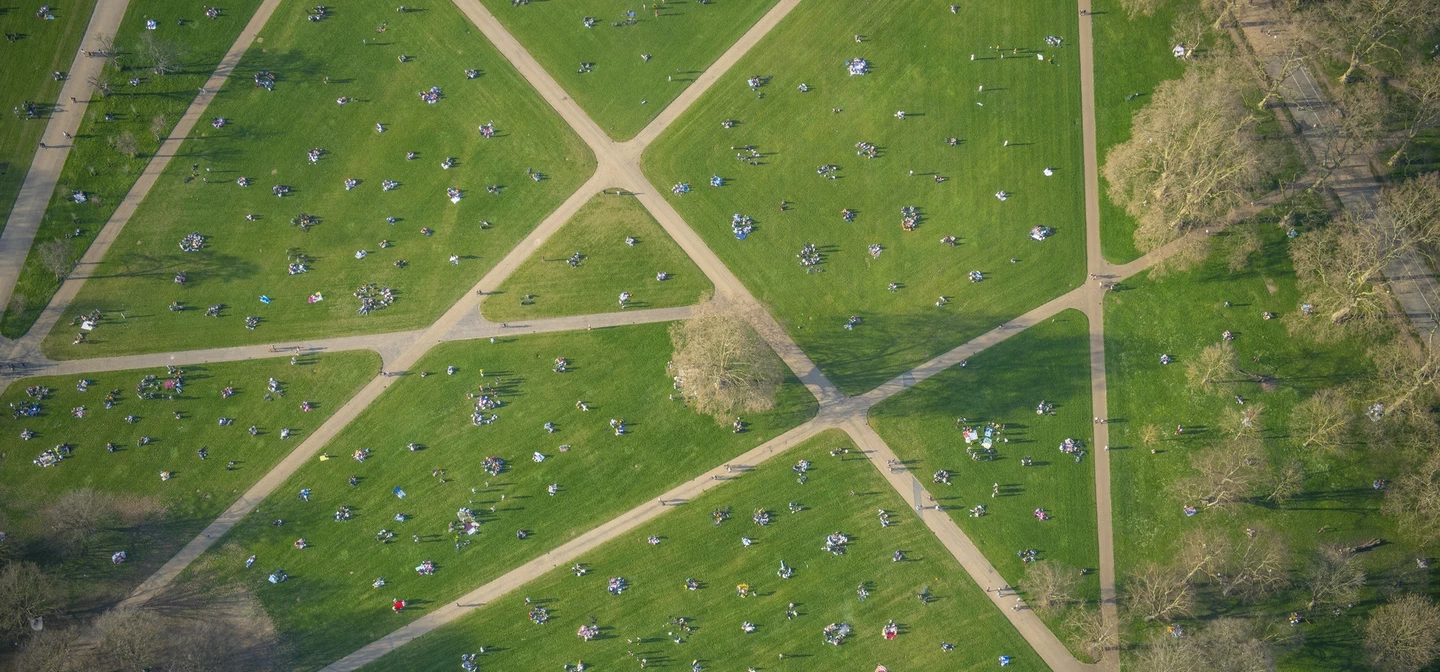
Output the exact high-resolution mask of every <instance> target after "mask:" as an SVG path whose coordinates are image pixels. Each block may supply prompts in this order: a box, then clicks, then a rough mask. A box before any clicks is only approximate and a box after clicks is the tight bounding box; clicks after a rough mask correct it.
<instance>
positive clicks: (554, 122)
mask: <svg viewBox="0 0 1440 672" xmlns="http://www.w3.org/2000/svg"><path fill="white" fill-rule="evenodd" d="M307 7H308V6H307V5H305V4H302V3H300V2H298V0H297V1H296V2H287V3H284V4H282V5H281V6H280V8H279V9H277V10H276V13H275V16H274V17H272V18H271V20H270V25H269V26H268V27H267V28H266V30H265V32H264V37H265V38H266V39H265V41H264V42H263V43H261V44H257V45H255V46H254V47H253V48H252V49H251V50H250V52H249V53H248V54H246V57H245V59H244V60H243V61H242V62H241V63H240V65H239V67H238V68H237V71H236V73H235V76H234V77H232V78H231V79H230V81H229V82H228V83H227V85H226V89H225V91H224V92H222V94H221V95H220V96H219V97H218V98H217V99H216V101H215V103H214V104H213V105H211V107H210V110H209V111H208V112H207V122H208V118H209V117H223V118H226V119H229V120H230V122H231V123H230V125H227V126H225V127H224V128H223V129H219V130H216V129H214V128H212V127H211V125H210V124H209V123H203V124H200V125H197V128H196V130H195V132H194V133H193V134H192V137H191V138H190V139H189V140H187V142H186V144H185V145H184V146H183V147H182V151H183V152H185V156H184V157H182V158H178V159H177V160H175V161H174V162H173V163H172V164H171V166H170V168H169V169H168V170H167V171H166V172H165V174H164V175H163V176H161V178H160V182H159V184H157V185H156V188H155V189H154V191H152V192H151V194H150V196H149V198H147V199H146V201H145V203H144V204H143V205H142V206H141V207H140V210H139V211H138V212H137V213H136V215H135V217H134V219H133V220H132V222H131V225H130V226H127V227H126V229H125V231H124V232H123V234H122V235H121V236H120V238H119V239H118V240H117V241H116V243H115V246H114V248H113V249H112V250H111V251H110V253H109V254H108V255H107V258H106V260H105V261H104V262H103V263H102V265H101V267H100V269H99V272H98V276H99V277H97V278H95V279H92V280H90V281H88V282H87V283H86V284H85V286H84V288H83V289H82V291H81V293H80V295H79V296H78V297H76V299H75V301H74V302H73V304H72V307H73V311H75V312H86V311H89V310H90V309H92V308H96V307H98V308H101V309H102V310H104V311H105V312H107V313H111V314H112V315H113V316H114V319H110V320H107V322H106V323H104V324H102V325H101V327H100V328H99V329H98V330H96V332H95V334H94V336H95V341H94V342H93V343H91V344H89V345H90V346H93V347H72V346H71V345H70V340H69V335H70V328H69V325H68V324H67V323H62V324H61V325H60V326H58V327H57V329H56V330H55V331H54V333H52V334H51V335H50V337H49V338H48V340H47V341H46V343H47V348H48V351H49V352H51V353H52V354H53V356H56V357H63V358H76V357H95V356H101V355H111V354H117V353H122V352H138V351H155V350H160V351H164V350H175V349H187V348H203V347H216V346H224V345H235V344H241V343H254V342H270V341H276V340H290V339H299V338H314V337H320V336H333V335H340V334H345V333H357V332H358V333H373V332H383V331H398V330H404V329H414V328H418V327H421V326H424V325H426V324H429V323H430V322H431V321H432V320H434V319H435V317H436V316H438V315H439V314H440V313H441V312H443V311H444V310H445V309H446V308H448V307H449V306H450V305H451V304H452V303H454V302H455V301H456V300H457V299H459V298H460V296H461V295H462V294H464V293H465V292H466V291H468V289H469V288H470V287H471V286H472V285H473V284H474V283H475V281H477V280H478V279H479V278H480V276H481V275H483V274H484V272H485V271H486V270H488V269H489V268H491V267H492V266H494V264H495V263H496V262H498V261H499V260H500V259H501V258H502V257H504V255H505V253H506V252H507V251H509V249H510V248H511V247H513V246H514V245H515V243H516V242H517V241H519V240H520V239H521V238H523V237H524V236H525V235H526V234H527V233H529V232H530V230H531V229H533V228H534V226H535V225H536V224H537V223H539V221H540V220H541V219H542V218H544V216H545V215H546V214H548V213H549V212H550V211H551V210H553V209H554V208H555V207H556V206H557V205H558V204H559V203H560V202H561V201H563V200H564V199H565V198H566V197H567V196H569V195H570V193H571V192H572V191H573V190H574V189H575V187H576V186H578V185H579V184H580V183H581V182H582V181H583V180H584V179H585V178H586V177H588V176H589V174H590V172H591V171H592V170H593V168H594V158H593V156H591V154H590V153H589V151H588V150H587V149H586V148H585V147H584V145H583V144H582V143H581V142H580V140H579V138H577V137H576V136H575V135H574V134H572V133H570V132H569V131H568V130H567V129H566V128H565V126H564V123H563V122H562V121H561V120H560V118H559V117H558V116H557V115H556V114H555V113H554V111H553V110H551V109H550V108H549V106H547V105H546V104H545V103H544V101H542V100H541V99H540V97H539V96H538V95H536V94H535V93H534V92H533V90H531V89H530V88H529V86H528V85H527V84H526V83H525V82H524V80H523V79H522V78H521V77H520V76H519V74H518V73H516V72H515V71H514V70H513V69H512V68H511V67H510V66H509V65H508V63H507V62H506V61H505V60H504V59H503V58H502V57H501V56H500V55H499V54H498V53H497V52H496V51H495V50H494V49H493V48H492V47H491V46H490V45H489V43H487V42H486V41H485V40H484V38H483V37H481V35H480V33H479V31H477V30H475V29H474V28H473V26H471V25H470V24H469V23H468V22H467V21H465V19H464V18H463V17H462V16H461V15H460V14H459V12H458V10H456V9H455V8H454V7H453V6H451V5H448V4H442V5H437V6H435V7H432V8H428V9H426V10H425V11H423V12H421V11H415V12H407V13H403V14H401V13H397V12H395V11H394V9H393V8H390V7H388V6H386V7H381V6H372V7H368V8H360V7H357V8H354V9H348V10H344V11H339V12H337V13H336V14H335V15H334V16H333V17H332V18H329V19H326V20H324V21H320V22H311V21H307V20H306V19H305V14H306V11H307ZM382 22H387V24H388V25H387V28H386V30H385V32H384V33H382V34H377V32H376V26H378V25H380V24H381V23H382ZM367 42H368V43H370V44H366V43H367ZM401 55H404V56H406V57H407V61H406V62H401V61H400V59H399V57H400V56H401ZM466 69H477V70H479V71H480V73H481V74H480V75H479V76H478V77H476V78H475V79H468V78H467V77H466V74H465V70H466ZM261 70H266V71H270V72H273V73H276V77H277V80H278V81H277V83H276V85H275V90H274V91H267V90H265V89H263V88H260V87H257V86H255V85H254V84H253V83H252V81H251V80H252V79H253V76H254V73H255V72H257V71H261ZM326 78H328V79H329V83H326ZM431 86H440V87H441V89H442V90H443V93H444V95H443V98H442V99H441V100H440V101H439V103H437V104H434V105H427V104H426V103H425V102H423V101H421V100H420V99H419V97H418V95H417V93H418V92H422V91H425V90H428V89H429V88H430V87H431ZM341 96H346V97H349V98H350V99H352V100H353V102H351V103H349V104H347V105H344V106H341V105H337V104H336V100H337V99H339V98H340V97H341ZM491 121H493V122H494V123H495V128H496V130H497V132H496V135H495V137H494V138H493V139H489V140H487V139H485V138H483V137H481V135H480V133H479V132H477V127H478V126H479V125H480V124H485V123H488V122H491ZM377 123H378V124H384V125H385V126H384V127H385V131H384V132H383V133H377V132H376V124H377ZM317 147H318V148H323V149H324V150H325V153H324V155H323V156H321V158H320V159H319V161H318V163H315V164H314V165H309V164H310V162H309V161H308V159H307V156H306V153H307V152H308V151H309V150H310V149H312V148H317ZM406 152H415V153H416V155H417V158H416V159H415V160H413V161H410V160H406ZM447 157H451V158H454V159H455V164H454V166H453V167H452V168H450V169H448V170H446V169H443V168H442V167H441V163H442V162H443V161H445V160H446V158H447ZM192 166H199V169H198V170H197V171H196V172H194V173H192V171H191V167H192ZM528 170H533V171H536V172H538V173H539V174H540V175H542V176H543V179H540V180H538V181H536V180H533V179H531V178H530V176H529V173H527V171H528ZM192 176H193V177H192ZM239 177H248V178H249V179H250V180H252V182H251V186H250V187H248V188H245V187H241V186H239V185H238V184H236V179H237V178H239ZM194 178H198V179H194ZM349 178H354V179H357V180H360V183H359V185H358V186H357V187H356V188H355V189H354V190H353V191H347V190H346V189H345V187H344V181H345V180H346V179H349ZM384 180H394V181H396V182H398V183H399V187H398V188H397V189H395V190H393V191H389V192H386V191H383V190H382V188H381V183H382V181H384ZM277 184H280V185H287V186H289V187H290V188H291V190H292V191H291V195H290V196H287V197H284V198H276V197H275V196H274V195H272V193H271V187H272V186H274V185H277ZM489 185H502V186H503V187H504V188H503V190H502V191H501V193H500V194H499V195H493V194H489V193H487V192H486V187H487V186H489ZM448 187H455V188H459V189H461V190H463V199H462V200H461V201H460V203H459V204H452V203H451V202H450V201H449V200H448V199H447V197H446V189H447V188H448ZM302 212H303V213H308V214H310V215H313V216H315V217H318V218H319V224H318V225H317V226H315V227H314V228H312V229H311V230H310V231H308V232H306V231H302V230H301V229H300V228H298V227H295V226H292V225H291V224H290V222H291V220H292V218H294V217H296V216H297V213H302ZM252 213H253V214H255V215H257V217H258V220H257V221H247V220H246V219H245V217H246V215H247V214H252ZM387 217H394V218H395V219H396V221H395V222H394V223H388V222H387V219H386V218H387ZM486 221H488V222H489V223H490V225H489V226H486V225H485V224H484V222H486ZM427 230H428V231H430V232H431V233H430V234H427V233H426V231H427ZM196 231H198V232H200V233H201V234H203V235H205V236H207V241H206V246H205V249H204V250H202V251H200V252H197V253H185V252H182V251H180V249H179V246H178V243H179V241H180V239H181V238H182V237H183V236H185V235H187V234H189V233H191V232H196ZM381 241H388V245H389V247H388V248H382V246H381ZM360 250H365V251H366V252H367V253H368V256H367V257H366V258H364V259H358V258H356V254H357V252H358V251H360ZM296 254H302V255H304V256H305V257H306V260H307V261H306V262H305V263H306V264H308V267H309V268H310V271H309V272H308V273H303V274H298V275H289V274H288V272H287V269H288V268H289V264H290V263H292V260H293V259H294V255H296ZM451 255H457V256H458V257H459V259H458V262H459V263H458V265H457V264H452V263H451V261H450V257H451ZM401 261H404V262H408V266H406V267H404V268H401V267H398V266H396V263H397V262H401ZM178 271H186V272H187V273H188V281H187V283H186V284H185V285H184V286H183V287H182V286H178V285H176V284H175V283H174V282H173V277H174V275H175V273H176V272H178ZM367 283H374V284H375V285H377V286H378V287H390V288H392V289H393V290H394V293H395V302H394V304H393V305H392V306H390V307H389V308H386V309H383V310H377V311H374V312H372V313H371V314H369V315H362V314H359V313H358V312H357V309H358V308H359V305H360V303H359V300H358V299H357V298H356V297H354V296H352V293H353V292H355V290H356V288H357V287H359V286H361V285H364V284H367ZM317 292H318V293H320V295H321V296H322V297H324V300H323V301H321V302H318V303H309V302H308V299H307V297H309V296H311V295H313V294H315V293H317ZM261 296H268V297H270V298H271V299H272V301H273V302H272V303H270V304H269V305H266V304H264V303H262V301H261V300H260V297H261ZM171 301H181V302H182V303H184V304H185V305H186V306H187V307H188V308H189V309H187V310H185V311H183V312H171V311H169V310H166V306H167V305H168V304H169V303H170V302H171ZM210 305H223V306H224V309H223V311H222V317H221V318H220V319H219V320H214V319H211V318H208V317H205V316H204V314H203V312H204V310H205V308H206V307H207V306H210ZM122 311H123V312H124V313H125V318H124V319H123V320H122V319H119V315H120V313H121V312H122ZM246 316H255V317H259V318H260V325H259V327H258V328H257V329H255V330H247V329H246V328H245V326H244V324H243V321H244V318H245V317H246Z"/></svg>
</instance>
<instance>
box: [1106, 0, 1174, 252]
mask: <svg viewBox="0 0 1440 672" xmlns="http://www.w3.org/2000/svg"><path fill="white" fill-rule="evenodd" d="M1197 5H1198V3H1197V2H1195V1H1194V0H1183V1H1181V2H1174V3H1165V4H1162V5H1160V7H1159V8H1158V9H1157V10H1156V12H1155V14H1154V15H1152V16H1136V17H1135V18H1134V19H1131V18H1130V17H1129V16H1128V15H1127V14H1126V13H1125V10H1124V9H1123V8H1121V6H1120V3H1119V1H1118V0H1098V1H1097V2H1093V3H1091V6H1092V7H1094V12H1092V13H1093V14H1094V16H1095V18H1094V20H1093V23H1092V25H1093V28H1092V30H1093V31H1094V33H1093V34H1094V37H1095V145H1096V152H1097V154H1098V156H1099V157H1100V164H1101V165H1102V166H1103V165H1104V163H1105V154H1106V152H1107V151H1109V149H1110V148H1111V147H1114V146H1115V145H1118V144H1120V143H1122V142H1125V141H1126V140H1129V139H1130V120H1131V118H1132V117H1133V116H1134V114H1135V112H1136V111H1138V110H1139V109H1140V108H1142V107H1144V106H1145V105H1146V104H1148V103H1149V102H1150V93H1151V92H1152V91H1154V90H1155V87H1156V85H1158V84H1160V82H1163V81H1165V80H1168V79H1179V78H1180V76H1181V75H1183V74H1184V73H1185V65H1186V63H1185V61H1183V60H1180V59H1178V58H1175V56H1174V55H1173V54H1172V53H1171V52H1170V50H1171V48H1172V47H1174V46H1175V44H1174V40H1173V37H1172V35H1173V33H1172V30H1171V24H1172V23H1174V21H1175V17H1176V16H1177V15H1180V14H1182V13H1184V12H1185V11H1187V10H1193V9H1194V8H1195V7H1196V6H1197ZM1136 93H1138V94H1140V95H1139V96H1135V97H1134V98H1131V96H1132V95H1133V94H1136ZM1109 188H1110V187H1109V183H1108V182H1106V181H1105V176H1104V174H1103V173H1102V174H1101V176H1100V247H1101V250H1102V251H1103V252H1104V255H1105V258H1106V259H1107V260H1109V261H1111V262H1113V263H1117V264H1122V263H1125V262H1127V261H1130V260H1131V259H1134V258H1136V257H1139V256H1140V251H1139V250H1137V249H1135V238H1134V235H1135V226H1136V225H1135V219H1134V218H1133V217H1131V216H1130V214H1129V213H1127V212H1125V209H1124V208H1122V207H1120V206H1118V205H1115V204H1114V203H1111V202H1110V196H1109V194H1108V189H1109Z"/></svg>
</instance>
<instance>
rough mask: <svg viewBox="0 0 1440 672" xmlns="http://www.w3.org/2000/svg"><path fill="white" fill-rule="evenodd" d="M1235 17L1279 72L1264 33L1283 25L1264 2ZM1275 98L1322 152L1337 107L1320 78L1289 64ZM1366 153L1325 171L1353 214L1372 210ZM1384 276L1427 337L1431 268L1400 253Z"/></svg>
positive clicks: (1435, 294)
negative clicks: (1287, 71) (1278, 22)
mask: <svg viewBox="0 0 1440 672" xmlns="http://www.w3.org/2000/svg"><path fill="white" fill-rule="evenodd" d="M1235 11H1236V18H1237V19H1238V20H1239V23H1240V33H1241V34H1242V35H1243V36H1244V38H1245V40H1246V41H1247V42H1249V43H1250V45H1251V48H1252V49H1254V50H1255V53H1256V54H1258V55H1259V56H1260V58H1261V59H1262V60H1263V61H1265V63H1266V67H1267V69H1268V70H1270V72H1271V73H1273V74H1279V72H1280V68H1281V63H1282V62H1283V59H1282V57H1280V56H1279V55H1277V54H1274V53H1272V50H1270V49H1269V48H1268V46H1269V44H1270V43H1272V42H1275V41H1277V40H1276V38H1271V37H1269V36H1268V35H1267V33H1272V34H1273V33H1278V32H1280V31H1282V30H1284V27H1283V26H1280V25H1278V24H1277V23H1276V22H1275V21H1274V12H1275V10H1274V9H1273V7H1271V5H1270V3H1268V2H1265V3H1251V4H1249V5H1242V6H1237V7H1236V8H1235ZM1280 95H1281V102H1282V104H1283V105H1284V106H1285V108H1286V109H1288V110H1289V112H1290V115H1291V117H1292V118H1293V119H1294V120H1295V121H1296V124H1297V125H1298V126H1299V127H1300V136H1301V138H1303V139H1304V141H1305V142H1306V143H1307V144H1309V145H1310V147H1311V148H1312V149H1313V151H1314V154H1315V155H1316V156H1322V155H1323V154H1324V148H1325V147H1326V146H1327V145H1328V143H1330V142H1332V141H1333V140H1334V133H1335V132H1336V131H1335V129H1336V127H1337V124H1336V123H1335V119H1334V118H1335V115H1337V114H1338V113H1339V111H1338V110H1336V108H1335V107H1334V105H1333V104H1332V102H1331V101H1330V97H1329V95H1328V94H1327V93H1326V89H1325V87H1324V85H1323V84H1321V83H1320V82H1318V81H1316V80H1315V78H1314V77H1313V76H1312V75H1311V71H1310V68H1309V67H1308V66H1301V67H1298V68H1296V69H1295V71H1294V72H1293V73H1292V74H1291V75H1290V77H1289V78H1288V79H1286V80H1285V81H1284V82H1282V83H1281V86H1280ZM1370 158H1371V157H1370V156H1369V155H1368V154H1366V155H1362V156H1356V157H1352V158H1351V159H1350V160H1348V161H1346V162H1345V164H1343V165H1341V166H1340V168H1338V169H1337V170H1336V171H1335V172H1334V174H1333V175H1332V176H1331V177H1330V182H1329V187H1330V189H1331V190H1333V191H1334V192H1335V194H1336V196H1338V197H1339V198H1340V203H1341V205H1343V206H1344V208H1345V209H1346V210H1348V211H1350V212H1351V213H1353V214H1356V215H1368V214H1370V213H1372V212H1374V211H1375V206H1376V203H1377V198H1378V196H1379V192H1380V187H1381V186H1382V184H1381V181H1380V179H1379V178H1377V177H1376V175H1375V173H1374V171H1373V170H1371V167H1370ZM1384 273H1385V278H1386V280H1387V281H1388V283H1389V285H1390V291H1391V293H1392V294H1393V295H1394V296H1395V299H1396V301H1397V302H1398V303H1399V304H1400V308H1401V309H1402V310H1404V311H1405V315H1406V317H1408V318H1409V319H1410V324H1411V326H1413V327H1414V328H1415V331H1416V332H1418V333H1419V335H1420V336H1421V338H1422V339H1423V340H1425V341H1426V342H1427V343H1429V342H1431V340H1432V339H1433V337H1434V334H1435V333H1436V331H1437V328H1440V322H1437V315H1440V313H1437V312H1436V307H1437V305H1440V282H1437V280H1436V278H1435V272H1434V270H1433V269H1431V268H1430V266H1429V265H1428V264H1427V263H1426V262H1425V260H1424V259H1422V258H1421V257H1420V255H1418V254H1413V253H1412V254H1409V255H1405V256H1403V257H1401V258H1399V259H1396V260H1394V261H1392V262H1391V263H1390V264H1388V265H1386V267H1385V270H1384Z"/></svg>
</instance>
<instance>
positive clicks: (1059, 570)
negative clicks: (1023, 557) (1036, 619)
mask: <svg viewBox="0 0 1440 672" xmlns="http://www.w3.org/2000/svg"><path fill="white" fill-rule="evenodd" d="M1078 577H1079V571H1078V570H1076V569H1075V568H1074V567H1069V566H1066V565H1063V564H1060V563H1057V562H1055V561H1052V560H1041V561H1038V562H1032V563H1030V564H1029V565H1028V566H1027V567H1026V568H1025V577H1024V578H1023V579H1021V580H1020V590H1022V591H1024V592H1025V601H1026V603H1028V604H1029V605H1030V606H1031V607H1033V608H1035V609H1036V610H1037V611H1041V612H1045V613H1053V612H1055V611H1058V610H1060V609H1063V608H1065V606H1066V605H1068V604H1070V603H1071V602H1074V601H1075V588H1076V586H1077V585H1078V584H1079V578H1078Z"/></svg>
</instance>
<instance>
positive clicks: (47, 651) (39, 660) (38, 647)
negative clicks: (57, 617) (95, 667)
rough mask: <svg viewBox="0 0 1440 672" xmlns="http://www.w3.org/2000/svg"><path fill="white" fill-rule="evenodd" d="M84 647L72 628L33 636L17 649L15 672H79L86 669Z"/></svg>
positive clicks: (47, 631)
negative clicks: (18, 651) (18, 671)
mask: <svg viewBox="0 0 1440 672" xmlns="http://www.w3.org/2000/svg"><path fill="white" fill-rule="evenodd" d="M86 658H87V656H86V655H85V647H84V645H83V644H82V643H81V642H80V637H79V635H78V633H76V632H75V629H74V628H66V629H63V630H54V629H47V630H43V631H41V632H37V633H35V636H34V637H31V638H30V639H28V640H26V642H25V644H24V645H23V646H21V647H20V653H19V655H17V656H16V657H15V669H17V670H25V672H80V671H81V670H85V669H88V667H89V666H88V664H87V661H86V660H85V659H86Z"/></svg>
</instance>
